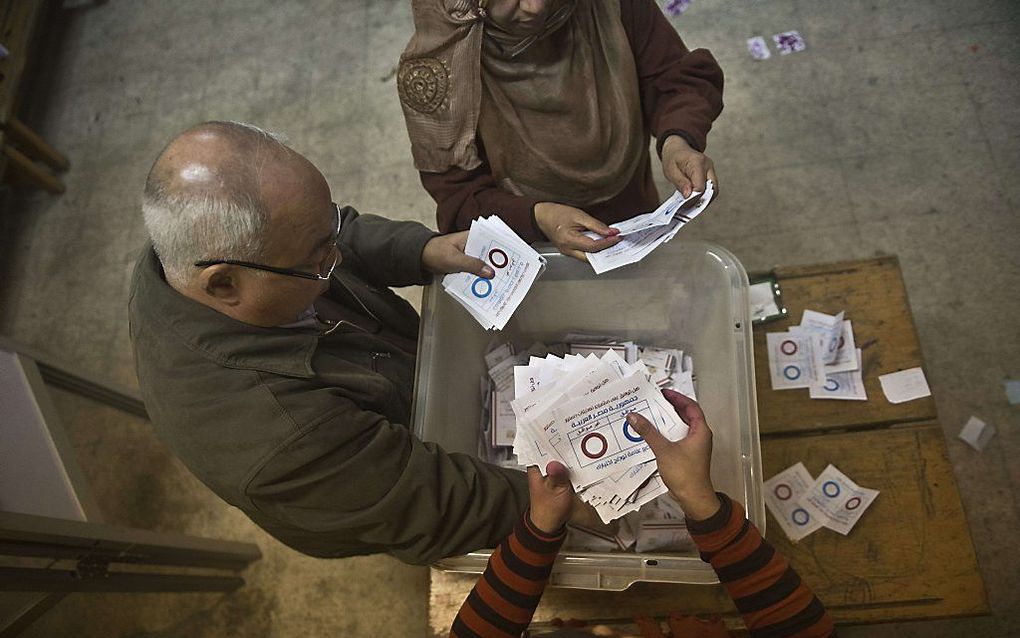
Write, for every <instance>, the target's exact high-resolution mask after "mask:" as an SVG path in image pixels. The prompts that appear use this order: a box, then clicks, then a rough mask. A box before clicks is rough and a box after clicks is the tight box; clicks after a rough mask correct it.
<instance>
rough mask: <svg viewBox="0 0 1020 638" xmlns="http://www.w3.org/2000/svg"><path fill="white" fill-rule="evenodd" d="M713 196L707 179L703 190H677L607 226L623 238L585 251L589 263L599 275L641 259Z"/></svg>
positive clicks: (713, 193) (671, 235) (684, 224)
mask: <svg viewBox="0 0 1020 638" xmlns="http://www.w3.org/2000/svg"><path fill="white" fill-rule="evenodd" d="M714 195H715V184H713V183H712V180H709V181H708V183H707V185H706V186H705V192H704V193H701V192H697V191H695V192H693V193H691V194H690V196H689V197H684V196H683V195H681V194H680V191H676V192H675V193H673V195H672V196H671V197H670V198H669V199H667V200H666V201H665V202H663V203H662V205H661V206H659V207H658V208H656V209H655V210H653V211H652V212H650V213H644V214H642V215H638V216H636V217H631V218H630V219H628V220H626V221H622V222H618V223H616V224H612V225H611V226H610V228H615V229H617V230H619V231H620V232H619V236H620V237H623V240H622V241H620V242H619V243H617V244H615V245H613V246H610V247H609V248H606V249H604V250H600V251H599V252H596V253H588V254H587V255H588V263H590V264H591V267H592V268H593V269H595V273H596V274H598V275H601V274H602V273H604V272H609V271H610V270H613V269H615V268H620V267H621V266H626V265H627V264H633V263H636V262H639V261H641V260H642V259H644V258H645V257H646V256H647V255H648V254H649V253H651V252H652V251H653V250H655V249H656V248H658V247H659V246H661V245H662V244H664V243H666V242H668V241H669V240H671V239H673V238H674V237H675V236H676V234H677V233H678V232H680V229H681V228H683V227H684V226H686V225H687V224H688V223H690V222H691V221H693V220H694V218H695V217H697V216H698V215H700V214H701V213H702V212H703V211H704V210H705V208H707V207H708V204H709V203H710V202H711V201H712V197H713V196H714ZM586 235H587V236H588V237H591V238H592V239H601V238H602V236H601V235H599V234H597V233H586Z"/></svg>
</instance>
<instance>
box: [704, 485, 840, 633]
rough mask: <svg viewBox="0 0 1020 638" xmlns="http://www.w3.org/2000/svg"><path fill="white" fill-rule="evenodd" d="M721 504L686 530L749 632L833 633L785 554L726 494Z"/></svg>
mask: <svg viewBox="0 0 1020 638" xmlns="http://www.w3.org/2000/svg"><path fill="white" fill-rule="evenodd" d="M719 501H720V503H721V504H722V507H720V508H719V511H718V512H716V513H715V514H714V515H713V516H712V517H711V518H708V519H705V520H703V521H695V520H690V519H688V521H687V529H688V530H689V531H690V532H691V536H692V537H693V539H694V542H695V543H696V544H697V545H698V549H699V550H700V551H701V558H702V560H704V561H706V562H708V563H710V564H711V565H712V568H713V569H715V573H716V574H717V575H718V576H719V580H720V581H721V582H722V584H723V586H724V587H726V591H728V592H729V594H730V596H731V597H732V598H733V602H734V604H735V605H736V606H737V610H738V611H740V613H741V615H742V616H743V618H744V624H746V625H747V628H748V630H749V631H750V633H751V636H754V637H756V638H776V637H780V636H799V637H805V638H825V637H827V636H834V635H835V632H836V630H835V626H834V625H833V623H832V618H830V617H829V614H828V612H827V611H826V610H825V607H823V606H822V603H821V602H820V601H819V600H818V598H817V597H816V596H815V595H814V593H812V591H811V590H810V589H808V587H807V585H805V584H804V583H803V582H802V581H801V579H800V576H798V575H797V572H795V571H794V570H793V567H791V566H790V562H789V561H788V560H787V559H786V557H785V556H783V555H782V554H780V553H779V552H777V551H776V550H775V549H773V547H772V546H771V545H769V544H768V543H767V542H766V541H765V539H764V538H762V536H761V533H760V532H759V531H758V528H757V527H755V526H754V525H752V524H751V522H750V521H748V520H747V519H746V518H745V517H744V508H743V507H741V505H740V503H735V502H733V501H732V500H730V498H729V497H728V496H726V495H725V494H719Z"/></svg>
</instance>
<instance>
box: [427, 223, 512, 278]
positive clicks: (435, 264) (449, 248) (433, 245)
mask: <svg viewBox="0 0 1020 638" xmlns="http://www.w3.org/2000/svg"><path fill="white" fill-rule="evenodd" d="M467 236H468V231H466V230H465V231H461V232H459V233H450V234H449V235H439V236H438V237H433V238H432V239H430V240H429V241H428V243H427V244H425V250H423V251H422V253H421V263H422V266H423V267H424V268H425V270H427V271H429V272H430V273H432V274H433V275H446V274H449V273H452V272H469V273H471V274H472V275H478V276H479V277H484V278H485V279H492V278H493V277H494V276H495V275H496V273H495V272H494V271H493V270H492V268H490V267H489V266H486V265H485V262H483V261H482V260H481V259H478V258H477V257H471V256H469V255H465V254H464V246H465V245H467Z"/></svg>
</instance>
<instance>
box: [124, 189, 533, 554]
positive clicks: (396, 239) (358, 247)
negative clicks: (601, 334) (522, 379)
mask: <svg viewBox="0 0 1020 638" xmlns="http://www.w3.org/2000/svg"><path fill="white" fill-rule="evenodd" d="M342 214H343V218H344V221H343V225H342V229H341V234H340V245H341V253H342V256H343V261H342V263H341V265H340V266H339V267H338V268H337V271H336V273H335V274H334V281H333V282H332V285H331V288H330V291H329V293H327V296H328V297H330V298H331V299H332V300H334V301H336V302H338V303H341V304H345V305H347V306H349V307H354V308H356V309H357V310H358V312H362V313H366V312H367V313H368V314H369V315H371V316H373V317H374V318H375V319H376V320H378V321H379V322H381V323H382V324H384V325H385V326H386V329H387V330H389V331H392V332H393V333H395V334H397V335H401V336H402V337H403V338H404V339H405V341H406V340H407V339H410V340H413V339H415V338H416V337H417V334H418V315H417V314H416V313H415V311H414V309H413V308H412V307H411V306H410V305H409V304H408V303H407V302H405V301H404V300H403V299H401V298H400V297H398V296H397V295H396V294H394V293H393V292H392V291H391V290H389V288H388V287H389V286H408V285H413V284H425V283H427V282H428V281H429V279H430V276H429V274H428V273H426V272H425V271H424V270H423V268H422V263H421V255H422V250H423V248H424V246H425V243H426V242H427V241H428V240H429V239H431V238H432V237H433V236H434V235H433V233H432V232H431V231H430V230H429V229H427V228H426V227H424V226H422V225H421V224H418V223H414V222H394V221H390V220H386V219H383V218H381V217H376V216H373V215H359V214H358V213H357V211H355V210H354V209H351V208H345V209H344V210H343V212H342ZM269 276H279V275H269ZM362 304H363V306H364V307H361V306H362ZM129 311H130V321H131V339H132V342H133V345H134V351H135V361H136V365H137V370H138V379H139V382H140V384H141V389H142V395H143V397H144V399H145V405H146V407H147V408H148V411H149V415H150V417H151V419H152V424H153V426H154V427H155V429H156V432H157V433H158V435H159V436H160V438H161V439H162V440H163V441H164V442H166V444H167V445H169V446H170V447H171V448H172V449H173V451H174V452H175V453H176V454H177V455H178V456H179V457H180V458H181V460H182V461H183V462H184V463H185V465H187V466H188V468H189V469H190V470H191V471H192V472H193V473H194V474H195V476H197V477H198V478H199V479H200V480H201V481H202V482H203V483H205V484H206V485H207V486H209V488H210V489H212V490H213V491H214V492H216V494H218V495H219V496H220V497H221V498H223V499H224V500H225V501H227V502H228V503H230V504H231V505H234V506H236V507H238V508H240V509H241V510H242V511H243V512H244V513H245V514H247V515H248V516H249V517H250V518H251V519H252V520H253V521H254V522H255V523H256V524H258V525H259V526H260V527H262V528H263V529H265V530H266V531H267V532H269V533H270V534H272V535H273V536H275V537H276V538H277V539H279V540H280V541H282V542H283V543H286V544H287V545H289V546H290V547H293V548H294V549H296V550H298V551H300V552H303V553H306V554H310V555H313V556H322V557H340V556H353V555H357V554H369V553H376V552H388V553H390V554H392V555H393V556H396V557H397V558H399V559H401V560H403V561H406V562H410V563H426V562H430V561H433V560H436V559H438V558H441V557H444V556H452V555H456V554H461V553H464V552H468V551H472V550H475V549H479V548H483V547H494V546H495V545H496V544H497V543H498V542H499V541H500V540H502V538H503V537H504V536H506V535H507V534H508V533H509V532H510V530H511V528H512V527H513V524H514V523H515V522H516V521H517V520H518V518H519V516H520V514H521V513H522V512H523V511H524V509H525V508H526V506H527V502H528V490H527V482H526V480H525V476H524V475H523V474H521V473H520V472H515V471H512V470H503V469H500V468H496V467H493V466H491V465H488V464H485V463H482V462H481V461H478V460H477V459H475V458H472V457H471V456H467V455H464V454H448V453H446V452H444V451H443V450H442V449H441V448H440V447H439V446H437V445H435V444H432V443H423V442H422V441H420V440H418V439H417V438H416V437H415V436H414V435H413V434H412V433H411V432H410V431H409V430H408V425H409V423H408V422H409V417H410V411H411V398H412V394H413V385H414V357H413V356H412V355H411V354H409V353H407V352H405V351H404V350H402V349H400V348H398V347H396V346H394V345H392V344H391V343H390V342H388V341H386V340H384V339H383V338H380V336H378V334H369V333H368V332H365V331H364V330H362V329H357V328H354V327H350V328H348V327H347V326H342V327H341V328H340V329H338V330H337V331H336V332H334V333H332V334H330V335H328V336H325V337H318V336H316V335H314V334H311V333H309V332H307V331H302V330H297V329H288V328H259V327H256V326H252V325H248V324H245V323H242V322H239V321H236V320H234V319H231V318H230V317H227V316H226V315H223V314H221V313H219V312H216V311H215V310H213V309H211V308H209V307H207V306H204V305H202V304H200V303H197V302H195V301H192V300H191V299H188V298H187V297H185V296H183V295H181V294H180V293H178V292H177V291H175V290H174V289H173V288H171V287H170V286H169V285H168V284H167V283H166V281H165V279H164V278H163V274H162V267H161V266H160V263H159V260H158V258H157V257H156V255H155V253H154V251H153V249H152V246H151V245H150V246H147V247H146V248H145V250H144V252H143V254H142V256H141V258H140V259H139V261H138V264H137V265H136V267H135V272H134V277H133V281H132V286H131V298H130V302H129ZM450 427H451V428H476V427H478V424H477V422H471V421H469V420H468V419H465V420H464V421H463V422H460V423H451V424H450Z"/></svg>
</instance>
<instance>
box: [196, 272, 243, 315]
mask: <svg viewBox="0 0 1020 638" xmlns="http://www.w3.org/2000/svg"><path fill="white" fill-rule="evenodd" d="M243 287H244V282H243V278H242V277H241V276H240V273H239V272H238V269H237V268H236V267H234V266H231V265H230V264H216V265H215V266H209V267H208V268H206V269H205V270H203V271H202V274H201V275H200V280H199V289H200V290H201V292H202V294H203V295H205V296H207V297H208V298H209V300H210V301H215V302H217V303H220V304H222V305H225V306H231V307H233V306H237V305H239V304H240V303H241V294H242V293H241V291H242V289H243Z"/></svg>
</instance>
